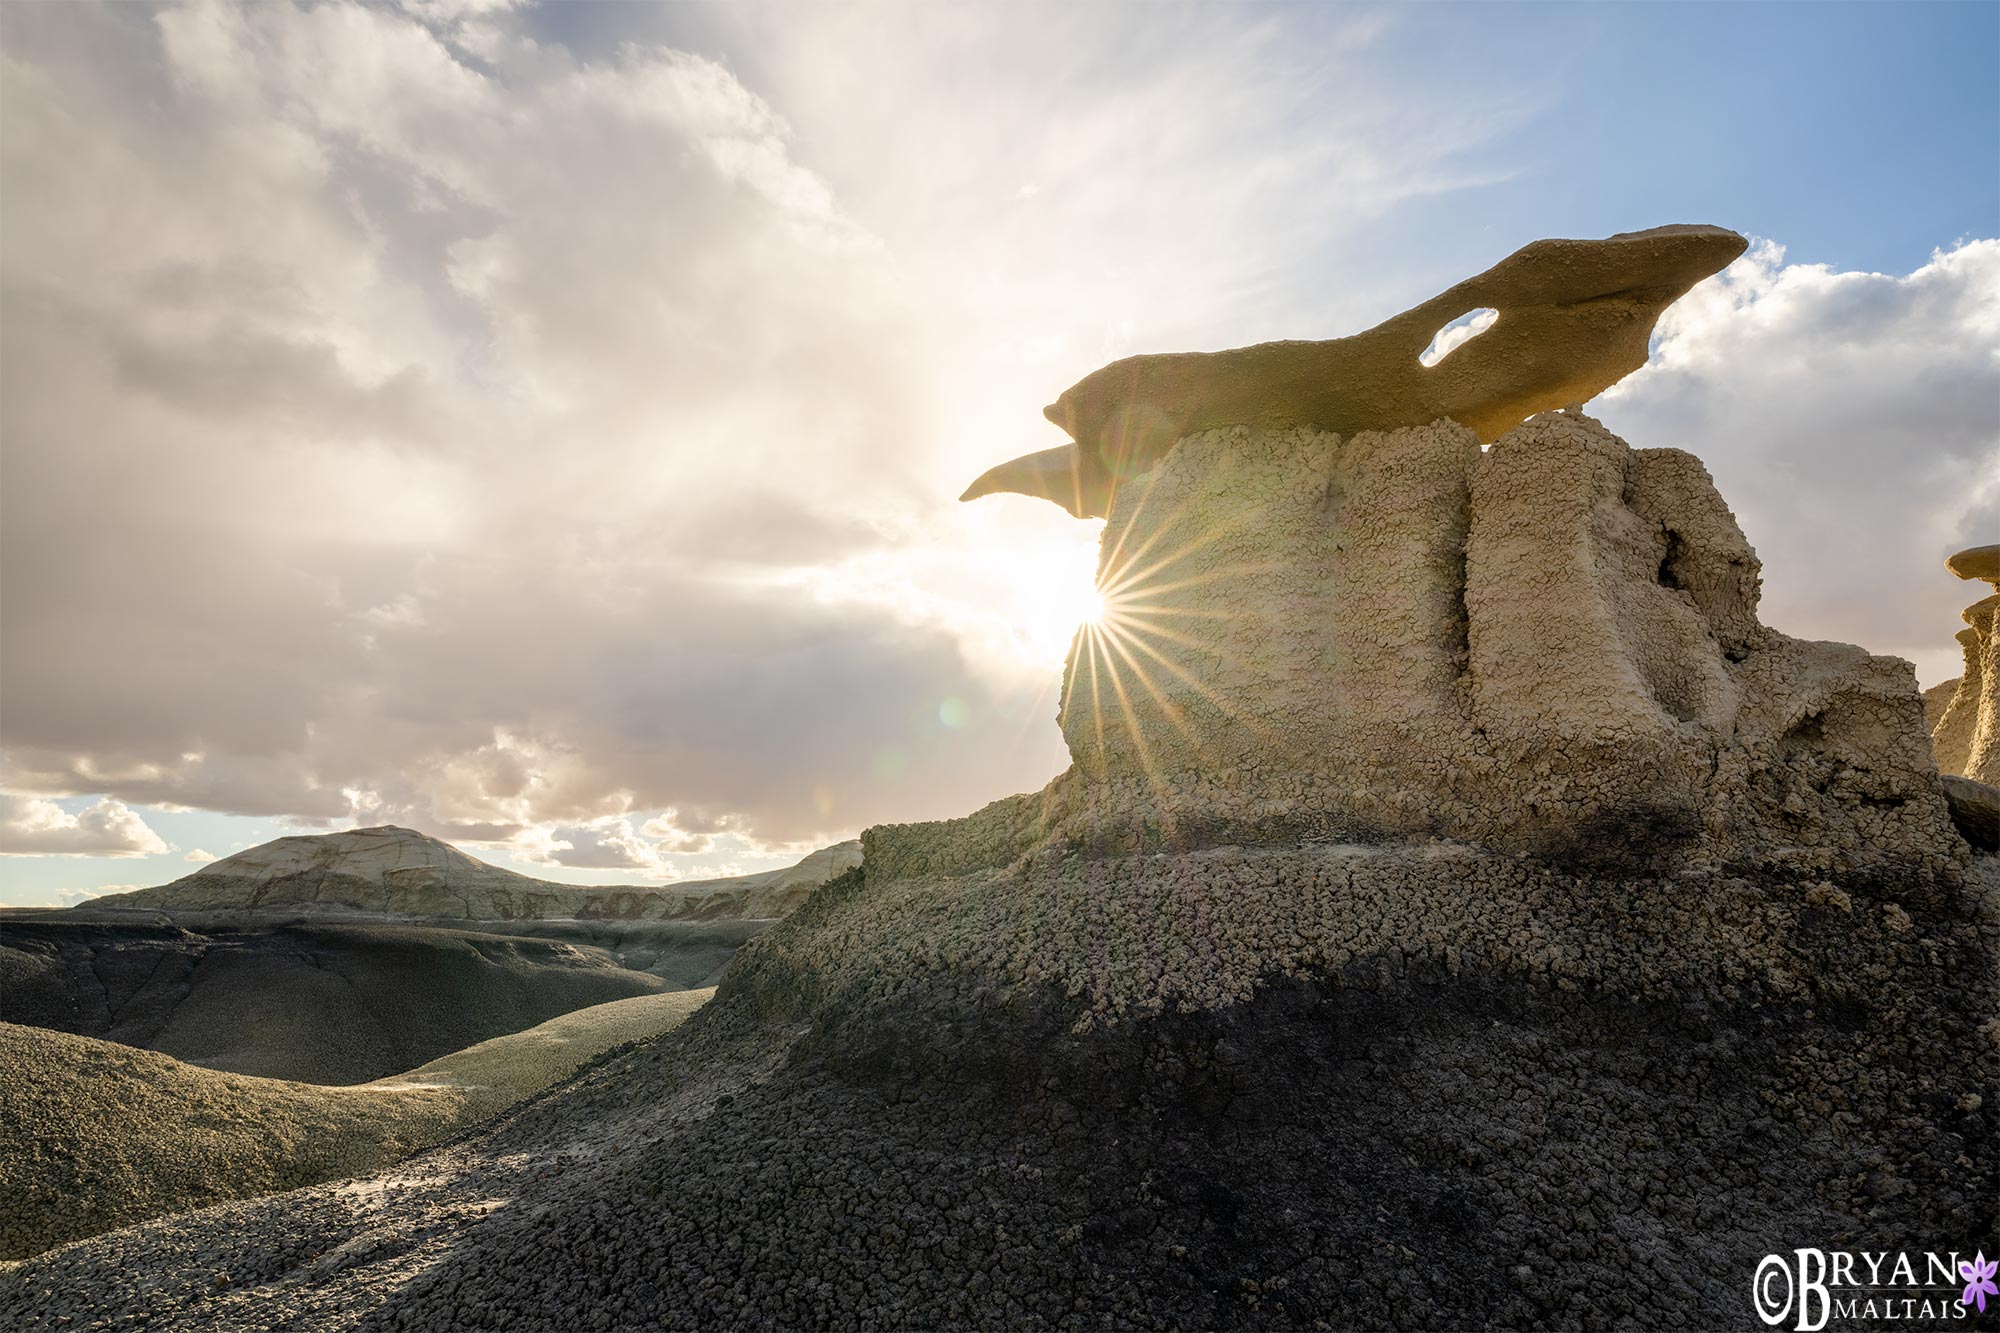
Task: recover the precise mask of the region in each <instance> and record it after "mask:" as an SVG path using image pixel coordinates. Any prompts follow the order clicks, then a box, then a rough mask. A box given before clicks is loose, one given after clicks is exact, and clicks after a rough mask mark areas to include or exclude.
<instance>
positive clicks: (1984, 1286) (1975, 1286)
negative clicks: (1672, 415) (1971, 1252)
mask: <svg viewBox="0 0 2000 1333" xmlns="http://www.w3.org/2000/svg"><path fill="white" fill-rule="evenodd" d="M1996 1271H2000V1259H1988V1258H1987V1257H1986V1251H1984V1250H1981V1251H1980V1252H1979V1253H1978V1254H1977V1255H1975V1256H1973V1259H1972V1262H1970V1263H1966V1262H1965V1261H1963V1260H1961V1261H1960V1262H1959V1265H1958V1275H1959V1276H1960V1277H1962V1278H1964V1279H1965V1295H1963V1296H1961V1297H1959V1298H1958V1299H1959V1300H1960V1301H1961V1302H1962V1303H1964V1304H1966V1305H1971V1304H1973V1303H1974V1302H1975V1301H1976V1302H1978V1304H1979V1313H1981V1314H1985V1313H1986V1298H1987V1297H1988V1296H2000V1286H1995V1285H1994V1284H1993V1274H1994V1273H1995V1272H1996Z"/></svg>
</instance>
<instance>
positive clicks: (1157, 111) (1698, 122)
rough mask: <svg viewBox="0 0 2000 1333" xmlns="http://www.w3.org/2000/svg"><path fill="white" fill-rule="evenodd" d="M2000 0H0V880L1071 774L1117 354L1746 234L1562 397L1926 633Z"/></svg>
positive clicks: (1977, 349)
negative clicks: (90, 0)
mask: <svg viewBox="0 0 2000 1333" xmlns="http://www.w3.org/2000/svg"><path fill="white" fill-rule="evenodd" d="M1996 54H2000V6H1995V5H1990V4H1965V5H1946V4H1916V5H1909V4H1885V5H1869V4H1841V5H1825V6H1817V5H1776V4H1771V5H1739V6H1674V5H1665V4H1659V5H1650V4H1633V5H1615V6H1582V5H1567V4H1563V5H1557V4H1535V5H1527V4H1505V3H1501V4H1479V5H1455V4H1444V3H1438V4H1427V5H1416V6H1394V7H1374V6H1365V5H1356V6H1335V5H1304V4H1297V5H1257V4H1238V5H1204V6H1179V5H1173V4H1147V5H1137V4H1131V5H1116V4H1106V5H1085V6H1075V5H1045V6H1043V5H1033V4H1026V5H1024V4H1008V5H1004V6H1003V5H999V4H983V5H973V4H908V5H890V4H857V5H808V4H804V3H786V4H759V3H740V4H730V5H718V6H705V5H698V4H673V5H644V4H624V3H620V4H588V3H569V4H557V5H547V6H542V7H534V6H530V5H509V4H507V3H505V2H504V0H501V2H500V3H493V2H492V0H406V2H405V3H403V4H401V5H386V4H385V5H374V6H361V5H351V4H334V3H326V4H315V5H296V6H295V5H290V4H285V3H269V4H259V5H254V6H244V7H238V6H233V5H226V4H211V3H192V4H185V5H162V6H142V5H131V4H118V5H108V6H102V7H94V6H90V5H85V4H77V5H61V6H56V5H6V6H0V62H4V64H0V903H8V902H11V903H30V904H34V903H52V902H72V901H76V900H78V899H79V898H81V897H85V896H88V895H90V894H92V893H96V892H103V891H106V890H108V889H110V888H113V887H116V886H136V885H146V884H155V883H162V882H165V881H166V880H169V879H172V878H176V877H178V876H179V875H181V874H185V873H188V872H190V871H192V870H194V869H195V868H197V867H198V866H199V865H201V864H203V863H205V862H206V861H207V860H209V859H212V858H215V857H218V856H224V855H227V854H229V853H230V852H232V851H235V850H239V849H241V848H242V847H245V846H250V845H253V844H255V843H257V842H261V841H264V840H266V839H268V838H271V837H276V836H280V835H283V834H287V833H296V832H311V831H320V830H325V829H329V828H342V827H352V826H355V825H357V824H360V825H366V824H379V823H397V824H403V825H406V826H409V827H413V828H417V829H420V830H423V831H425V832H428V833H432V834H435V835H438V836H442V837H447V838H451V839H452V840H454V841H457V842H459V843H460V844H461V845H464V846H466V847H467V848H468V849H470V850H472V851H473V852H474V853H475V854H477V855H480V856H482V857H484V858H485V859H487V860H490V861H493V862H494V863H496V864H500V865H504V866H508V867H509V868H513V869H517V870H523V871H526V872H528V873H533V874H538V875H543V876H545V877H548V878H555V879H564V880H569V881H574V882H586V883H621V882H622V883H642V882H649V883H659V882H666V881H671V880H674V879H687V878H703V877H711V876H715V875H719V874H727V873H735V872H739V871H748V870H756V869H762V868H766V867H769V866H772V865H777V864H783V863H785V862H787V861H790V860H795V859H797V857H798V856H800V855H802V854H803V853H804V852H805V851H806V850H809V849H810V848H812V847H814V846H818V845H822V844H824V843H826V842H830V841H833V840H835V839H838V838H842V837H847V836H852V835H853V834H854V833H856V832H857V831H858V830H859V829H861V828H863V827H865V826H867V825H870V824H874V823H881V822H905V821H911V820H920V819H937V818H947V817H952V816H956V815H960V814H964V813H968V812H970V811H971V810H973V809H976V808H977V807H979V806H980V805H983V804H985V803H986V802H988V801H991V800H995V799H998V798H1000V797H1002V796H1005V795H1008V794H1011V793H1014V792H1018V791H1025V790H1032V789H1034V788H1036V787H1039V786H1040V785H1042V784H1043V783H1045V782H1046V781H1047V780H1048V779H1049V778H1051V777H1052V776H1054V775H1055V774H1056V773H1057V772H1059V771H1060V770H1061V768H1062V767H1063V766H1064V764H1065V763H1066V756H1065V754H1064V752H1063V749H1062V745H1061V740H1060V737H1059V735H1058V733H1057V730H1056V726H1055V703H1056V684H1057V678H1058V674H1059V670H1060V662H1061V658H1062V655H1063V653H1064V651H1065V649H1066V647H1067V643H1068V639H1069V635H1070V632H1071V630H1072V628H1073V627H1074V626H1075V625H1076V623H1077V622H1078V620H1079V619H1080V618H1081V617H1082V616H1083V615H1084V614H1085V612H1086V608H1087V607H1088V604H1089V599H1090V595H1091V589H1090V584H1091V576H1092V570H1093V568H1094V553H1095V542H1096V535H1097V527H1098V525H1097V524H1094V523H1084V522H1078V521H1076V520H1073V519H1071V518H1069V517H1068V516H1067V515H1065V514H1063V513H1061V512H1060V511H1058V510H1056V509H1055V508H1054V507H1053V506H1049V505H1046V504H1042V503H1040V502H1037V501H1032V500H1028V499H1023V498H1018V497H1011V496H1010V497H996V498H989V499H985V500H982V501H980V502H978V503H976V504H969V505H961V504H959V503H957V500H956V497H957V495H958V493H959V492H960V491H961V490H962V489H963V487H964V486H965V484H966V483H967V482H968V481H969V480H970V479H971V478H972V477H974V476H976V475H977V474H978V473H979V472H981V471H983V470H984V469H985V468H987V467H989V466H991V465H992V464H994V463H996V462H999V461H1002V460H1005V459H1008V458H1012V457H1014V456H1016V455H1019V454H1022V453H1026V452H1029V451H1030V450H1034V449H1040V448H1046V447H1050V446H1052V445H1054V444H1057V443H1060V442H1061V441H1062V438H1063V437H1062V436H1061V435H1060V433H1059V432H1057V431H1056V430H1055V428H1054V427H1052V426H1049V425H1048V424H1047V423H1046V422H1044V421H1043V420H1042V418H1041V415H1040V408H1041V405H1042V404H1044V403H1046V402H1048V401H1049V400H1050V399H1052V398H1053V397H1054V396H1055V395H1056V393H1058V392H1059V391H1060V390H1061V389H1063V388H1065V387H1066V386H1068V385H1069V384H1071V383H1072V382H1074V381H1075V380H1077V379H1078V378H1080V377H1081V376H1083V375H1084V374H1086V373H1088V372H1089V371H1091V370H1093V369H1095V368H1096V367H1097V366H1099V365H1101V364H1103V363H1104V362H1106V361H1108V360H1111V359H1114V358H1116V357H1118V356H1122V355H1127V354H1130V353H1134V352H1142V351H1168V350H1191V349H1211V348H1221V347H1229V346H1237V345H1242V344H1245V343H1250V342H1257V341H1263V340H1267V339H1271V338H1288V337H1289V338H1325V337H1335V336H1340V335H1343V334H1347V333H1352V332H1357V331H1359V330H1361V329H1363V328H1366V327H1368V326H1370V325H1372V324H1374V323H1376V322H1378V321H1380V320H1381V319H1383V318H1386V317H1387V316H1389V315H1391V314H1394V313H1395V312H1397V311H1399V310H1401V309H1404V308H1407V307H1408V306H1410V305H1413V304H1415V303H1417V302H1418V301H1421V300H1423V299H1424V298H1426V297H1428V296H1430V295H1432V294H1433V293H1435V292H1437V291H1439V290H1442V289H1443V288H1445V287H1447V286H1449V285H1450V284H1451V283H1453V282H1455V281H1457V280H1459V279H1461V278H1463V277H1466V276H1469V275H1470V274H1472V273H1475V272H1477V271H1479V270H1481V269H1483V268H1486V267H1488V266H1490V265H1491V264H1493V263H1494V262H1496V261H1497V260H1499V259H1500V258H1502V257H1503V256H1505V255H1506V254H1507V253H1509V252H1511V251H1512V250H1514V249H1516V248H1518V247H1519V246H1520V245H1523V244H1525V243H1527V242H1528V241H1531V240H1534V239H1536V238H1538V237H1543V236H1599V235H1606V234H1609V233H1611V232H1615V231H1624V230H1633V229H1637V228H1642V227H1647V226H1654V225H1658V224H1661V223H1667V222H1709V223H1718V224H1721V225H1724V226H1729V227H1732V228H1734V229H1736V230H1738V231H1740V232H1743V233H1744V234H1746V235H1748V236H1750V237H1752V238H1753V242H1754V244H1753V246H1752V248H1751V250H1750V251H1749V253H1748V254H1746V255H1745V257H1744V258H1743V259H1742V260H1740V261H1739V262H1738V263H1737V264H1736V265H1735V266H1732V268H1731V269H1730V270H1729V271H1727V272H1726V273H1724V274H1723V275H1721V276H1720V277H1719V278H1717V279H1715V280H1713V281H1712V282H1710V283H1708V284H1705V285H1704V286H1703V287H1701V288H1698V289H1697V290H1696V291H1695V292H1694V293H1692V294H1691V295H1690V296H1689V297H1688V298H1687V299H1686V300H1684V301H1683V302H1682V303H1681V304H1680V305H1679V306H1677V307H1675V308H1674V309H1673V310H1671V311H1670V312H1669V313H1668V315H1667V317H1666V318H1665V319H1664V320H1663V321H1662V324H1661V327H1660V332H1659V338H1658V344H1657V347H1656V351H1655V355H1654V358H1653V360H1652V362H1651V363H1650V364H1649V365H1648V366H1647V367H1646V368H1645V369H1643V370H1641V371H1639V372H1637V373H1636V374H1634V375H1633V376H1632V377H1630V378H1629V379H1628V380H1626V381H1625V382H1624V383H1622V384H1620V385H1619V386H1617V387H1615V388H1614V389H1612V390H1611V391H1609V392H1608V393H1607V394H1605V395H1603V396H1602V397H1600V398H1599V399H1598V400H1597V401H1596V403H1595V404H1594V405H1593V407H1592V411H1593V412H1595V413H1596V414H1597V415H1599V416H1601V417H1602V418H1603V419H1604V420H1605V422H1606V423H1607V424H1608V425H1609V426H1610V427H1611V428H1612V429H1614V430H1616V431H1617V432H1619V433H1620V434H1621V435H1623V436H1624V437H1625V438H1626V439H1628V440H1629V441H1631V442H1632V443H1633V444H1634V445H1636V446H1640V447H1662V446H1671V447H1677V448H1684V449H1689V450H1691V451H1692V452H1694V453H1696V454H1697V455H1699V456H1700V457H1701V458H1702V459H1703V460H1704V462H1706V463H1707V465H1708V467H1709V469H1710V470H1711V472H1712V473H1713V474H1714V475H1715V477H1716V480H1717V483H1718V485H1719V486H1720V488H1721V490H1722V493H1723V495H1724V496H1725V497H1726V498H1727V499H1728V500H1729V501H1730V503H1731V504H1732V506H1733V508H1734V509H1735V512H1736V514H1737V516H1738V518H1739V520H1740V521H1741V523H1742V525H1743V527H1744V529H1745V532H1746V533H1747V535H1748V536H1749V537H1750V540H1751V541H1752V543H1753V544H1754V545H1755V546H1756V548H1757V550H1758V552H1759V554H1760V556H1761V557H1762V559H1763V562H1764V580H1765V582H1764V602H1763V616H1764V619H1765V621H1766V623H1769V624H1772V625H1774V626H1775V627H1777V628H1779V629H1782V630H1784V631H1786V632H1788V633H1791V634H1795V635H1799V636H1801V637H1808V638H1831V639H1840V640H1845V641H1849V642H1857V643H1861V644H1863V645H1865V646H1867V647H1868V648H1869V649H1871V650H1872V651H1875V652H1881V653H1892V654H1896V655H1898V656H1902V657H1905V658H1908V659H1909V660H1910V661H1912V662H1913V663H1914V664H1915V665H1916V668H1917V671H1918V674H1919V677H1920V678H1921V679H1922V680H1923V681H1924V682H1925V683H1927V684H1928V683H1935V682H1937V681H1939V680H1943V679H1945V678H1947V677H1949V676H1951V675H1953V674H1955V673H1956V670H1957V667H1956V648H1955V645H1954V644H1953V641H1952V634H1953V633H1954V631H1955V630H1956V629H1957V628H1959V621H1958V612H1959V610H1960V609H1961V608H1962V607H1963V606H1964V605H1965V604H1967V603H1969V602H1970V601H1971V600H1973V598H1972V597H1971V596H1970V595H1969V594H1968V593H1967V592H1966V590H1965V585H1962V584H1959V583H1957V582H1956V581H1955V580H1953V579H1951V578H1950V577H1949V576H1948V575H1946V574H1945V573H1944V572H1943V569H1942V563H1941V562H1942V559H1943V557H1944V556H1945V555H1946V554H1948V553H1949V552H1951V551H1953V550H1956V549H1959V548H1961V547H1963V546H1967V545H1972V544H1975V543H1978V542H1987V541H1996V540H2000V60H1996Z"/></svg>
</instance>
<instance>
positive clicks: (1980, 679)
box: [1931, 546, 2000, 785]
mask: <svg viewBox="0 0 2000 1333" xmlns="http://www.w3.org/2000/svg"><path fill="white" fill-rule="evenodd" d="M1947 565H1948V567H1949V568H1950V569H1951V571H1952V572H1953V573H1954V574H1957V575H1958V576H1959V577H1960V578H1965V579H1980V580H1984V581H1986V582H1987V583H1988V584H1989V585H1991V586H1993V587H1995V588H2000V546H1979V547H1974V548H1973V549H1972V550H1969V551H1961V552H1959V553H1958V554H1957V555H1955V556H1953V557H1952V558H1951V560H1950V561H1948V562H1947ZM1964 619H1965V624H1966V628H1965V629H1962V630H1960V631H1959V632H1958V642H1959V646H1960V647H1962V648H1963V649H1964V650H1965V670H1964V672H1963V673H1962V674H1961V675H1960V676H1959V678H1958V680H1957V682H1956V683H1955V684H1954V686H1953V689H1952V691H1951V695H1950V698H1949V700H1948V701H1947V702H1946V704H1945V706H1944V709H1943V711H1942V712H1941V713H1940V714H1939V715H1938V716H1937V719H1936V722H1935V725H1934V727H1933V729H1932V731H1931V742H1932V744H1933V746H1934V747H1935V749H1936V752H1937V766H1938V771H1939V772H1941V773H1951V774H1956V775H1957V776H1959V777H1966V778H1971V779H1973V780H1974V781H1976V782H1984V783H1989V784H1996V785H2000V632H1996V626H1995V622H1996V620H2000V592H1996V593H1995V594H1994V595H1993V596H1990V597H1987V598H1984V599H1983V600H1981V601H1977V602H1974V603H1973V604H1972V605H1971V606H1968V607H1967V608H1965V616H1964Z"/></svg>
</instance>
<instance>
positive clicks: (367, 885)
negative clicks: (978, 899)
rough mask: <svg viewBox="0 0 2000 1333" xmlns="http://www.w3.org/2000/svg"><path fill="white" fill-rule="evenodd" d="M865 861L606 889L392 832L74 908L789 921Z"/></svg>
mask: <svg viewBox="0 0 2000 1333" xmlns="http://www.w3.org/2000/svg"><path fill="white" fill-rule="evenodd" d="M860 863H861V844H860V842H858V841H855V842H843V843H837V844H835V845H834V846H831V847H823V848H821V849H820V850H818V851H816V852H814V853H812V854H811V855H810V856H807V857H806V858H805V859H804V860H802V861H800V862H798V863H797V864H796V865H791V866H786V867H784V868H782V869H779V870H767V871H763V872H761V873H759V874H754V875H738V876H735V877H733V878H729V879H709V880H696V881H690V882H688V883H684V884H669V885H663V886H661V887H659V888H638V887H627V886H606V887H602V888H595V887H585V886H579V885H575V884H558V883H555V882H553V881H550V880H545V879H536V878H534V877H533V876H531V875H522V874H517V873H516V872H514V871H512V870H502V869H501V868H500V867H498V866H493V865H488V864H487V863H486V862H484V861H481V860H479V859H478V858H476V857H473V856H468V855H466V854H465V853H464V852H462V851H460V850H459V849H458V848H456V847H454V846H452V845H451V844H450V843H448V842H445V841H443V840H442V839H439V838H433V837H431V836H429V835H428V834H424V833H419V832H417V831H416V830H415V829H406V828H400V827H398V826H396V825H394V824H383V825H379V826H377V827H375V828H361V829H347V830H343V831H341V832H338V833H319V834H299V835H294V836H291V837H285V838H277V839H274V840H272V841H271V842H267V843H263V844H260V845H259V846H256V847H251V848H248V849H247V850H244V851H241V852H237V853H236V854H235V855H234V856H227V857H224V858H223V859H222V860H220V861H215V862H213V863H211V864H209V865H205V866H203V867H202V868H201V869H200V870H197V871H196V872H195V873H193V874H192V875H187V876H185V877H183V878H181V879H177V880H175V881H173V882H172V883H170V884H162V885H159V886H158V887H155V888H150V889H135V890H133V891H131V892H129V893H115V894H107V895H105V896H104V897H102V898H93V899H91V900H90V901H89V902H87V903H85V904H83V905H82V907H81V908H79V909H73V910H80V911H92V912H94V911H103V910H110V911H122V910H128V909H129V910H148V911H162V912H168V913H173V912H211V911H226V912H244V911H249V912H272V913H285V914H288V915H299V914H306V915H314V916H319V915H325V916H353V915H357V914H361V915H366V916H368V917H371V918H374V919H383V918H388V919H400V920H447V921H565V920H619V921H719V920H739V919H740V920H769V919H775V918H777V917H782V916H786V915H789V914H790V912H791V911H792V909H793V908H795V907H797V906H798V905H799V904H800V903H802V902H804V901H805V900H806V897H807V896H808V895H809V894H810V893H811V892H812V891H813V890H814V889H815V888H817V887H819V885H821V884H823V883H825V882H826V881H827V880H829V879H831V878H833V877H834V876H835V875H838V874H840V873H841V872H842V871H844V870H847V869H849V868H850V867H852V866H856V865H859V864H860Z"/></svg>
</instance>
